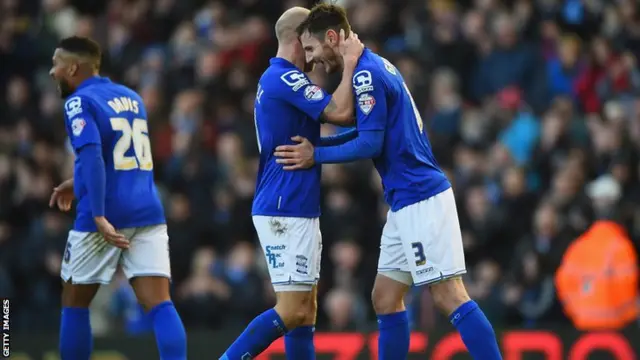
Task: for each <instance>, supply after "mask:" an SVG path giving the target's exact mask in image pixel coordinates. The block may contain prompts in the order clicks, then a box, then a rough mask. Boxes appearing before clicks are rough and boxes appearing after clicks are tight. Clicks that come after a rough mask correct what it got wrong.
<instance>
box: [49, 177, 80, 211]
mask: <svg viewBox="0 0 640 360" xmlns="http://www.w3.org/2000/svg"><path fill="white" fill-rule="evenodd" d="M73 198H74V195H73V179H69V180H66V181H64V182H62V184H60V185H58V186H57V187H55V188H53V193H52V194H51V198H50V199H49V207H51V208H52V207H54V206H56V205H57V206H58V209H60V211H69V210H71V203H72V202H73Z"/></svg>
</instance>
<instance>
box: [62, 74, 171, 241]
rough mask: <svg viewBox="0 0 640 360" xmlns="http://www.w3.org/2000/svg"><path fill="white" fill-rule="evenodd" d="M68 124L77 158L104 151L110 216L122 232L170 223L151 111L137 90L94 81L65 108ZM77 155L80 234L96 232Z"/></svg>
mask: <svg viewBox="0 0 640 360" xmlns="http://www.w3.org/2000/svg"><path fill="white" fill-rule="evenodd" d="M64 112H65V125H66V129H67V133H68V134H69V137H70V139H71V145H72V146H73V149H74V151H75V152H76V155H77V154H78V153H79V151H81V149H82V147H83V146H86V145H90V144H94V145H98V146H100V147H101V148H102V156H103V159H104V164H105V173H106V189H105V190H106V199H105V209H104V210H105V217H106V218H107V220H108V221H109V222H110V223H111V224H112V225H113V226H114V227H115V228H116V229H123V228H132V227H141V226H150V225H157V224H164V223H165V218H164V210H163V208H162V204H161V202H160V197H159V196H158V191H157V189H156V186H155V183H154V181H153V159H152V157H151V144H150V141H149V132H148V128H147V111H146V110H145V107H144V104H143V103H142V99H141V98H140V96H139V95H138V94H136V93H135V92H134V91H133V90H131V89H129V88H127V87H125V86H123V85H118V84H114V83H112V82H111V81H110V80H109V79H107V78H102V77H94V78H91V79H88V80H86V81H84V82H83V83H82V84H81V85H80V86H79V87H78V88H77V89H76V91H75V92H74V93H73V94H72V95H71V96H69V97H68V98H67V100H66V102H65V104H64ZM81 166H82V164H81V162H80V161H79V159H78V156H76V161H75V169H74V193H75V196H76V199H77V200H78V205H77V217H76V221H75V225H74V229H75V230H77V231H87V232H95V231H96V226H95V223H94V221H93V216H92V213H91V203H90V199H89V196H88V191H87V181H88V179H84V178H83V175H82V171H81V170H82V169H81Z"/></svg>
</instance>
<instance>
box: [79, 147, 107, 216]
mask: <svg viewBox="0 0 640 360" xmlns="http://www.w3.org/2000/svg"><path fill="white" fill-rule="evenodd" d="M78 156H79V160H80V168H81V169H82V177H83V178H84V179H85V180H86V187H87V194H88V195H89V202H90V204H91V214H92V215H93V217H94V218H96V217H101V216H104V208H105V204H104V203H105V198H106V188H107V175H106V171H105V166H104V159H103V158H102V150H101V149H100V146H99V145H93V144H92V145H86V146H84V147H83V148H82V149H81V150H80V153H79V154H78Z"/></svg>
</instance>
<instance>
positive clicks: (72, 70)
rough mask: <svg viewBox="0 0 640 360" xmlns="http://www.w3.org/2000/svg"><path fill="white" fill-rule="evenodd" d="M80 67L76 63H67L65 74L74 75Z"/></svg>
mask: <svg viewBox="0 0 640 360" xmlns="http://www.w3.org/2000/svg"><path fill="white" fill-rule="evenodd" d="M79 68H80V66H78V64H77V63H72V64H70V65H69V67H68V68H67V69H68V70H67V74H68V75H69V76H74V75H75V74H76V73H78V69H79Z"/></svg>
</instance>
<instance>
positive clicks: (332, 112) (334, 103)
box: [321, 62, 355, 126]
mask: <svg viewBox="0 0 640 360" xmlns="http://www.w3.org/2000/svg"><path fill="white" fill-rule="evenodd" d="M354 70H355V63H347V62H345V65H344V70H343V71H342V79H341V80H340V84H339V85H338V88H337V89H336V91H334V92H333V94H332V95H331V101H329V104H327V107H325V108H324V110H323V111H322V115H321V117H322V121H324V122H327V123H329V124H334V125H341V126H349V125H352V124H353V120H354V118H353V93H352V88H351V81H352V78H353V72H354Z"/></svg>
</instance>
